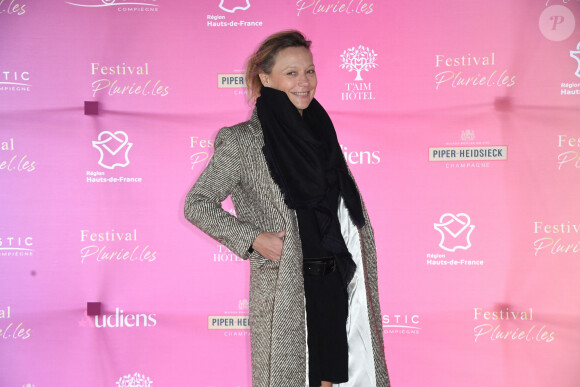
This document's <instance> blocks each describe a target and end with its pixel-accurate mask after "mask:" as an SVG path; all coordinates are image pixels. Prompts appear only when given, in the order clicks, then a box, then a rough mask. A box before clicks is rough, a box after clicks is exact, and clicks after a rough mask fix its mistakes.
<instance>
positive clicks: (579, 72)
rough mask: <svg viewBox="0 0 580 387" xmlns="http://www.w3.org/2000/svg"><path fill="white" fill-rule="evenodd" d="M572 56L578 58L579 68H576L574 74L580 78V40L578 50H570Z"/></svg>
mask: <svg viewBox="0 0 580 387" xmlns="http://www.w3.org/2000/svg"><path fill="white" fill-rule="evenodd" d="M570 56H571V57H572V58H574V59H576V62H578V68H576V72H575V73H574V75H576V76H577V77H578V78H580V42H578V45H577V46H576V51H574V50H571V51H570Z"/></svg>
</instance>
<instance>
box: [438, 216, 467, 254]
mask: <svg viewBox="0 0 580 387" xmlns="http://www.w3.org/2000/svg"><path fill="white" fill-rule="evenodd" d="M433 227H434V228H435V230H437V231H439V233H441V242H439V247H441V248H442V249H443V250H446V251H451V252H454V251H455V250H457V249H463V250H467V249H468V248H470V247H471V241H470V240H469V237H470V236H471V233H472V231H473V229H474V228H475V226H474V225H472V224H471V219H470V218H469V215H467V214H464V213H460V214H456V215H453V214H450V213H449V212H447V213H445V214H443V215H441V218H439V223H434V224H433Z"/></svg>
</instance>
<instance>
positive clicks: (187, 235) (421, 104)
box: [0, 0, 580, 387]
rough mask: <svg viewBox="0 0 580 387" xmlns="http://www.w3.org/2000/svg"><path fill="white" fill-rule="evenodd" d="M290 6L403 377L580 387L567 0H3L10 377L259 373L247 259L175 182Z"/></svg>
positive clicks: (0, 213) (0, 284) (1, 280)
mask: <svg viewBox="0 0 580 387" xmlns="http://www.w3.org/2000/svg"><path fill="white" fill-rule="evenodd" d="M283 29H299V30H301V31H302V32H304V33H305V35H306V36H307V37H308V38H310V39H311V40H312V41H313V45H312V51H313V54H314V60H315V64H316V68H317V73H318V80H319V86H318V91H317V99H318V100H319V101H320V102H321V103H322V105H323V106H324V107H325V108H326V109H327V111H328V112H329V114H330V116H331V117H332V119H333V121H334V124H335V126H336V128H337V133H338V137H339V142H340V144H341V147H342V150H343V152H344V156H345V157H346V160H347V161H348V164H349V165H350V168H351V169H352V171H353V173H354V175H355V176H356V179H357V182H358V184H359V186H360V188H361V191H362V194H363V197H364V199H365V202H366V204H367V207H368V209H369V212H370V216H371V220H372V224H373V227H374V230H375V233H376V238H377V250H378V259H379V261H378V266H379V288H380V295H381V307H382V313H383V317H382V326H383V333H384V339H385V353H386V358H387V364H388V368H389V372H390V375H391V379H392V384H393V386H397V387H424V386H441V387H449V386H451V387H462V386H528V387H529V386H541V387H545V386H557V387H566V386H570V387H572V386H577V385H578V383H579V382H578V378H579V377H580V374H579V372H578V364H579V363H580V330H579V329H578V327H579V326H580V282H579V281H578V278H579V276H580V255H579V253H580V199H579V197H580V196H579V193H580V1H577V0H489V1H475V2H473V1H470V2H467V1H461V0H438V1H407V2H400V1H394V0H298V1H297V0H280V1H268V0H203V1H186V0H183V1H178V0H139V1H137V0H135V1H132V0H70V1H65V0H51V1H41V0H0V32H1V43H0V47H1V51H0V52H1V55H0V364H1V368H2V372H1V373H0V386H3V387H21V386H34V387H45V386H88V387H93V386H94V387H100V386H111V387H115V386H123V387H130V386H133V387H136V386H142V387H145V386H147V387H151V386H157V387H164V386H195V387H197V386H200V387H249V386H250V385H251V374H250V333H249V323H250V322H249V319H248V289H249V285H248V281H249V265H248V262H246V261H243V260H242V259H240V258H239V257H237V256H236V255H235V254H233V253H232V252H231V251H229V250H228V249H227V248H226V247H224V246H223V245H220V244H219V243H217V242H215V241H214V240H212V239H211V238H209V237H207V236H206V235H204V234H203V233H202V232H200V231H199V230H197V229H196V228H195V227H193V226H192V225H190V224H189V223H188V222H187V221H186V220H185V219H184V217H183V204H184V199H185V195H186V194H187V192H188V190H189V189H190V187H191V186H192V184H193V183H194V182H195V180H196V178H197V177H198V176H199V174H200V173H201V171H202V170H203V169H204V167H205V166H206V165H207V163H208V161H209V159H210V158H211V156H212V154H213V147H214V138H215V135H216V133H217V131H218V130H219V129H220V128H221V127H223V126H229V125H233V124H235V123H237V122H241V121H245V120H247V119H248V118H249V116H250V114H251V110H252V106H250V105H249V104H248V102H247V93H246V90H245V83H244V82H245V80H244V76H243V71H244V64H245V61H246V60H247V58H248V57H249V55H250V54H251V53H252V52H253V51H254V50H255V49H256V48H257V46H258V44H259V43H260V42H261V41H262V40H263V39H264V38H265V37H266V36H268V35H269V34H271V33H273V32H277V31H280V30H283ZM223 205H224V208H225V209H226V210H227V211H230V212H232V213H235V212H234V209H233V206H232V204H231V202H230V201H229V200H227V201H226V202H224V204H223ZM273 361H276V359H273ZM361 387H367V386H361Z"/></svg>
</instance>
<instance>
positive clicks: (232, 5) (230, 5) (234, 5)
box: [219, 0, 250, 13]
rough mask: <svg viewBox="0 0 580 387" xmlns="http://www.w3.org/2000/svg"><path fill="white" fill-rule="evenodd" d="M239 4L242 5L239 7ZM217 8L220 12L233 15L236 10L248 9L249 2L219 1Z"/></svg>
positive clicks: (244, 0)
mask: <svg viewBox="0 0 580 387" xmlns="http://www.w3.org/2000/svg"><path fill="white" fill-rule="evenodd" d="M224 3H227V4H224ZM241 4H243V5H241ZM219 7H220V9H221V10H222V11H226V12H229V13H234V12H236V11H237V10H238V9H239V10H240V11H245V10H246V9H248V8H250V0H236V1H234V0H221V1H220V5H219Z"/></svg>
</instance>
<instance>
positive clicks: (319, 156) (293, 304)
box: [185, 31, 389, 387]
mask: <svg viewBox="0 0 580 387" xmlns="http://www.w3.org/2000/svg"><path fill="white" fill-rule="evenodd" d="M310 43H311V42H310V41H307V40H306V39H305V38H304V36H303V35H302V34H301V33H299V32H297V31H283V32H280V33H277V34H274V35H271V36H270V37H268V38H267V39H266V40H265V41H264V42H263V43H262V44H261V46H260V47H259V49H258V50H257V51H256V52H255V53H254V54H253V55H252V56H251V57H250V59H249V61H248V65H247V69H246V81H247V85H248V91H249V95H250V98H251V100H256V108H255V109H254V112H253V114H252V117H251V118H250V120H249V121H246V122H243V123H240V124H238V125H235V126H232V127H226V128H222V129H221V130H220V131H219V133H218V135H217V137H216V141H215V151H214V155H213V157H212V160H211V161H210V163H209V164H208V166H207V168H206V169H205V170H204V172H203V173H202V174H201V175H200V177H199V179H198V181H197V182H196V183H195V185H194V186H193V188H192V189H191V191H190V192H189V194H188V195H187V199H186V203H185V216H186V217H187V219H188V220H189V221H191V222H192V223H193V224H195V225H196V226H198V227H199V228H200V229H201V230H203V231H204V232H205V233H207V234H209V235H210V236H212V237H213V238H214V239H216V240H217V241H218V242H220V243H222V244H224V245H225V246H227V247H228V248H229V249H230V250H232V251H233V252H235V253H236V254H237V255H239V256H240V257H242V258H245V259H249V260H250V327H251V328H250V329H251V352H252V381H253V384H252V385H253V386H254V387H261V386H275V387H290V386H300V387H304V386H308V385H310V386H324V387H326V386H332V385H333V384H334V385H338V386H343V387H345V386H349V387H351V386H352V387H354V386H361V387H367V386H368V387H370V386H381V387H382V386H389V377H388V373H387V368H386V364H385V358H384V350H383V339H382V330H381V313H380V308H379V299H378V289H377V269H376V252H375V243H374V235H373V230H372V228H371V226H370V222H369V218H368V215H367V213H366V209H365V207H364V204H363V202H362V199H361V197H360V195H359V192H358V189H357V187H356V185H355V183H354V180H353V179H352V176H351V174H350V172H349V170H348V167H347V165H346V162H345V160H344V158H343V156H342V152H341V149H340V147H339V144H338V140H337V138H336V133H335V131H334V127H333V126H332V122H331V120H330V118H329V117H328V115H327V114H326V111H325V110H324V109H323V108H322V106H320V104H319V103H318V102H317V101H316V100H315V99H314V94H315V91H316V86H317V79H316V72H315V69H314V64H313V60H312V54H311V52H310ZM227 196H231V198H232V201H233V203H234V206H235V208H236V213H237V217H234V216H232V215H230V214H229V213H228V212H226V211H224V210H223V209H222V208H221V202H222V201H223V200H224V199H225V198H226V197H227Z"/></svg>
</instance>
